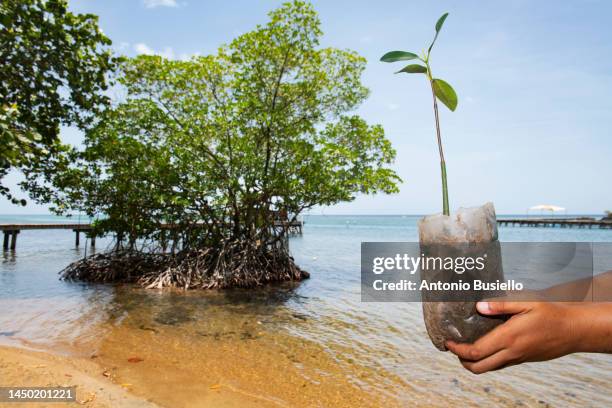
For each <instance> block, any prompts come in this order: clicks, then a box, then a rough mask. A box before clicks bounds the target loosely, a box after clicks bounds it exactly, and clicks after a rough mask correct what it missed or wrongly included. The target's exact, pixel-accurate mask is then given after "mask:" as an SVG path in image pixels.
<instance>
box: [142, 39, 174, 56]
mask: <svg viewBox="0 0 612 408" xmlns="http://www.w3.org/2000/svg"><path fill="white" fill-rule="evenodd" d="M134 51H136V52H137V53H138V54H144V55H160V56H162V57H164V58H168V59H174V50H173V49H172V47H164V48H163V49H162V50H154V49H153V48H151V47H149V46H148V45H147V44H145V43H137V44H134Z"/></svg>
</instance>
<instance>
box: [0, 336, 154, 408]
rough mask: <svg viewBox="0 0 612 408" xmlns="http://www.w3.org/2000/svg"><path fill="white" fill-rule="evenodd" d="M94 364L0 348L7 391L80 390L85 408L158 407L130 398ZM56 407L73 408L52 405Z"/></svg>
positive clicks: (0, 379)
mask: <svg viewBox="0 0 612 408" xmlns="http://www.w3.org/2000/svg"><path fill="white" fill-rule="evenodd" d="M103 372H104V370H101V369H100V367H99V366H98V365H97V364H95V363H92V362H89V361H86V360H83V359H76V358H69V357H61V356H54V355H51V354H47V353H42V352H37V351H30V350H24V349H17V348H13V347H4V346H0V385H2V386H4V387H11V386H15V387H72V386H76V387H77V396H76V399H77V402H78V403H79V404H80V405H82V406H85V407H92V408H93V407H98V408H106V407H108V408H112V407H118V406H121V407H126V408H132V407H134V408H136V407H143V408H146V407H151V408H153V407H156V405H155V404H153V403H150V402H148V401H146V400H143V399H141V398H138V397H135V396H133V395H131V394H130V393H129V392H128V391H127V390H125V389H124V388H122V387H121V386H120V385H117V384H114V383H113V382H112V381H111V380H110V379H108V378H107V377H105V376H104V374H103ZM49 404H50V403H39V404H34V403H26V404H24V403H2V402H0V406H2V407H12V406H15V407H24V406H28V407H43V406H45V407H46V406H49ZM52 405H53V406H54V407H58V408H59V407H74V406H75V404H74V403H73V402H71V403H53V404H52Z"/></svg>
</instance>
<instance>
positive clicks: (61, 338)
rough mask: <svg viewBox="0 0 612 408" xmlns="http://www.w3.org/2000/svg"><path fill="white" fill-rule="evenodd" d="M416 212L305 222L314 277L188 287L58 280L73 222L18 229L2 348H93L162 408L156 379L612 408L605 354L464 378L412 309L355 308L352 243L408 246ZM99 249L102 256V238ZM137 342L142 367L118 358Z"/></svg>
mask: <svg viewBox="0 0 612 408" xmlns="http://www.w3.org/2000/svg"><path fill="white" fill-rule="evenodd" d="M419 218H420V217H418V216H323V215H309V216H305V217H304V221H305V226H304V234H303V235H302V236H298V237H294V238H292V239H291V240H290V248H291V251H292V253H293V255H294V257H295V259H296V261H297V262H298V264H299V265H300V266H302V267H303V268H304V269H305V270H307V271H309V272H310V273H311V279H309V280H306V281H304V282H302V283H300V284H297V285H280V286H274V287H268V288H262V289H258V290H251V291H241V290H236V291H226V292H189V293H186V294H185V293H177V292H176V291H151V290H148V291H147V290H143V289H138V288H133V287H131V286H126V285H88V284H83V283H70V282H63V281H60V280H59V279H58V272H59V271H60V270H61V269H62V268H63V267H65V266H66V265H68V264H69V263H70V262H72V261H74V260H76V259H78V258H80V257H83V256H85V255H87V254H90V253H91V252H92V249H91V248H90V247H89V246H88V244H89V243H88V242H86V240H85V239H84V238H82V239H81V246H80V248H75V247H74V233H73V232H72V231H70V230H65V231H58V230H49V231H22V232H21V234H19V237H18V242H17V250H16V251H15V252H11V251H7V252H4V253H3V254H2V260H1V262H0V343H3V344H9V345H17V346H21V347H30V348H36V349H43V350H47V351H51V352H55V353H63V354H69V355H77V356H90V355H95V356H96V357H97V358H98V356H99V359H100V361H101V362H103V363H104V364H106V365H107V366H112V367H114V369H116V376H117V378H118V379H119V380H121V381H123V382H129V383H132V384H135V385H134V390H133V391H134V392H135V393H137V394H141V395H145V396H147V397H150V398H152V399H153V400H154V401H155V402H159V403H160V404H162V405H166V406H181V405H184V406H189V404H187V403H186V400H176V398H178V397H176V393H173V394H172V395H171V394H169V393H167V392H164V391H163V389H164V388H165V387H164V384H165V383H164V382H163V381H171V382H172V384H174V386H173V387H175V388H174V389H175V391H176V390H177V389H178V390H181V389H182V390H183V391H184V392H185V393H187V394H189V393H190V392H191V393H192V392H193V390H197V389H199V387H201V388H202V389H208V386H209V385H210V384H211V383H215V382H219V383H222V384H226V385H227V386H228V387H233V388H232V389H235V390H240V392H243V393H245V394H247V393H248V395H252V396H255V397H256V398H259V399H260V400H261V401H262V403H263V405H266V404H270V405H281V406H283V405H284V406H347V405H349V404H351V405H355V404H357V405H360V406H377V405H381V404H385V405H390V406H406V405H422V406H431V405H434V406H436V405H439V406H446V405H447V404H452V403H456V404H462V405H465V404H468V405H476V404H479V405H480V404H482V405H484V404H486V405H505V406H517V405H526V406H545V405H546V404H550V405H552V406H585V405H588V406H611V405H612V390H611V389H610V384H612V356H610V355H598V354H590V355H589V354H577V355H572V356H567V357H564V358H561V359H558V360H555V361H551V362H545V363H537V364H525V365H521V366H517V367H510V368H508V369H505V370H502V371H499V372H495V373H490V374H486V375H483V376H474V375H472V374H471V373H469V372H467V371H465V370H464V369H463V368H462V367H461V366H460V364H459V363H458V361H457V360H456V358H454V357H453V356H452V355H451V354H450V353H441V352H438V351H436V350H435V349H434V348H433V346H432V345H431V343H430V341H429V339H428V337H427V334H426V332H425V327H424V325H423V321H422V311H421V305H420V304H418V303H362V302H361V301H360V244H361V242H362V241H416V240H417V220H418V219H419ZM500 218H501V217H500ZM43 222H57V219H56V218H55V217H52V216H25V217H24V216H18V217H17V216H0V223H43ZM69 222H79V220H78V218H72V219H70V220H69ZM80 222H83V223H85V222H87V220H86V219H84V218H81V219H80ZM499 235H500V240H502V241H523V242H524V241H534V242H545V241H558V242H564V241H565V242H569V241H579V242H612V229H608V230H600V229H572V228H567V229H561V228H527V227H501V228H500V230H499ZM96 244H97V248H96V250H97V251H100V250H103V249H104V248H105V247H107V246H108V245H109V244H110V241H109V240H105V239H99V240H98V242H97V243H96ZM134 350H137V353H138V355H139V356H141V357H142V358H143V359H144V360H145V362H144V363H143V365H142V366H139V367H142V368H137V367H134V366H133V365H129V364H126V363H125V361H126V359H127V358H128V357H129V356H130V355H131V354H133V353H135V352H136V351H134ZM148 362H150V364H151V365H147V364H149V363H148ZM162 379H164V380H163V381H162ZM181 387H183V388H181ZM296 390H299V392H296ZM185 404H186V405H185Z"/></svg>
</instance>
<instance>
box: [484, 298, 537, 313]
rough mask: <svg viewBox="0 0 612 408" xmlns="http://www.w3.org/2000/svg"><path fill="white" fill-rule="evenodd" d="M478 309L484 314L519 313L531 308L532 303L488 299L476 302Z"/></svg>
mask: <svg viewBox="0 0 612 408" xmlns="http://www.w3.org/2000/svg"><path fill="white" fill-rule="evenodd" d="M476 309H477V310H478V312H479V313H481V314H484V315H500V314H517V313H524V312H527V311H529V310H531V309H532V303H531V302H507V301H495V300H488V301H482V302H478V303H476Z"/></svg>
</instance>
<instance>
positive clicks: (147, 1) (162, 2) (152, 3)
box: [142, 0, 178, 8]
mask: <svg viewBox="0 0 612 408" xmlns="http://www.w3.org/2000/svg"><path fill="white" fill-rule="evenodd" d="M142 2H143V3H144V5H145V7H146V8H156V7H178V3H177V2H176V0H143V1H142Z"/></svg>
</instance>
